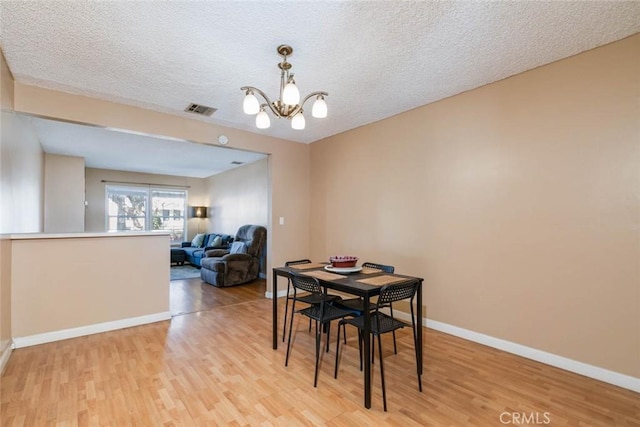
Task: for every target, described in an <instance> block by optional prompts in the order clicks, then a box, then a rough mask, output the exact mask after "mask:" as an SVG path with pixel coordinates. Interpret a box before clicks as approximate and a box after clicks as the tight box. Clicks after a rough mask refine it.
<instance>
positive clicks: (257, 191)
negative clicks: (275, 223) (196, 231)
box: [207, 158, 269, 235]
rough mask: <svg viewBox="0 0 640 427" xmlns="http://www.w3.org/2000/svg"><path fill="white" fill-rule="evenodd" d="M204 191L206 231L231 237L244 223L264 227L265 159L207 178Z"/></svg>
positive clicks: (267, 175)
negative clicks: (207, 222)
mask: <svg viewBox="0 0 640 427" xmlns="http://www.w3.org/2000/svg"><path fill="white" fill-rule="evenodd" d="M207 191H208V196H209V200H210V202H209V206H210V207H209V228H208V231H209V232H217V233H225V234H231V235H234V234H236V231H238V228H239V227H240V226H242V225H244V224H257V225H263V226H265V227H268V225H269V224H268V218H269V209H268V204H269V162H268V159H267V158H265V159H263V160H258V161H257V162H253V163H251V164H248V165H245V166H241V167H238V168H235V169H232V170H230V171H228V172H224V173H221V174H218V175H214V176H211V177H209V178H207Z"/></svg>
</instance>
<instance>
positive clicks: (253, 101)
mask: <svg viewBox="0 0 640 427" xmlns="http://www.w3.org/2000/svg"><path fill="white" fill-rule="evenodd" d="M277 51H278V54H279V55H280V56H282V58H283V61H282V62H280V63H279V64H278V68H280V95H279V97H278V99H277V100H275V101H274V102H271V100H270V99H269V97H268V96H267V95H265V93H264V92H263V91H261V90H260V89H258V88H255V87H253V86H243V87H241V88H240V90H243V91H245V97H244V102H243V105H242V107H243V110H244V112H245V113H246V114H250V115H253V114H255V115H256V127H257V128H258V129H267V128H268V127H269V126H271V119H269V114H267V111H266V108H267V107H268V108H269V109H270V110H271V112H272V113H273V115H274V116H276V117H277V118H286V119H290V120H291V127H292V128H293V129H304V126H305V119H304V115H303V113H304V110H303V109H302V107H303V106H304V103H305V102H307V101H308V100H309V99H310V98H312V97H314V96H315V97H316V100H315V101H314V103H313V108H312V109H311V115H312V116H313V117H315V118H319V119H322V118H325V117H327V103H326V102H325V100H324V97H325V96H328V95H329V94H328V93H327V92H322V91H318V92H312V93H310V94H309V95H307V96H306V97H305V98H304V99H303V100H302V102H300V91H299V90H298V87H297V86H296V82H295V80H294V79H293V73H291V74H289V70H290V69H291V64H290V63H288V62H287V56H290V55H291V54H292V53H293V48H292V47H291V46H288V45H286V44H283V45H280V46H278V49H277ZM256 93H258V94H260V96H261V97H262V98H263V99H264V101H266V102H265V103H261V102H260V101H259V100H258V98H257V97H256V95H255V94H256Z"/></svg>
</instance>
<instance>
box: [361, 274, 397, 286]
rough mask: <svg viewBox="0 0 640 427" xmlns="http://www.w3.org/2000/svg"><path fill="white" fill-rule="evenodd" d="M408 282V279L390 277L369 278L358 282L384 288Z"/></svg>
mask: <svg viewBox="0 0 640 427" xmlns="http://www.w3.org/2000/svg"><path fill="white" fill-rule="evenodd" d="M406 281H407V279H404V278H402V277H396V276H388V275H383V276H377V277H369V278H368V279H360V280H358V282H360V283H366V284H367V285H374V286H384V285H388V284H390V283H400V282H406Z"/></svg>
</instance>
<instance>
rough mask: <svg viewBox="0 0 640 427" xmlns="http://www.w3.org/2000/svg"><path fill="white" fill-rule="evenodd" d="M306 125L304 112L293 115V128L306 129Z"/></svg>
mask: <svg viewBox="0 0 640 427" xmlns="http://www.w3.org/2000/svg"><path fill="white" fill-rule="evenodd" d="M304 126H305V120H304V116H303V115H302V113H298V114H296V115H295V116H293V119H291V127H292V128H293V129H297V130H302V129H304Z"/></svg>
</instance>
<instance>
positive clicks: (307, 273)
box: [304, 270, 344, 280]
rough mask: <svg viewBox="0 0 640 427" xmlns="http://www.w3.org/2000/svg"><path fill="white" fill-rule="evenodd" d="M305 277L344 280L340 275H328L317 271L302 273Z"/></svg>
mask: <svg viewBox="0 0 640 427" xmlns="http://www.w3.org/2000/svg"><path fill="white" fill-rule="evenodd" d="M304 274H305V275H306V276H311V277H316V278H318V279H322V280H339V279H344V276H343V275H342V274H336V273H329V272H328V271H323V270H318V271H309V272H306V273H304Z"/></svg>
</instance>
